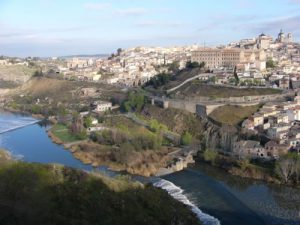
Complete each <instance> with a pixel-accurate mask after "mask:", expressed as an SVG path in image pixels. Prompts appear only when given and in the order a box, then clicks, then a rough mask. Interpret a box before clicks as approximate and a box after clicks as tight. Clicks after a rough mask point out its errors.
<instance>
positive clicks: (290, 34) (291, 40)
mask: <svg viewBox="0 0 300 225" xmlns="http://www.w3.org/2000/svg"><path fill="white" fill-rule="evenodd" d="M286 41H287V42H289V43H290V42H293V35H292V33H288V34H287V37H286Z"/></svg>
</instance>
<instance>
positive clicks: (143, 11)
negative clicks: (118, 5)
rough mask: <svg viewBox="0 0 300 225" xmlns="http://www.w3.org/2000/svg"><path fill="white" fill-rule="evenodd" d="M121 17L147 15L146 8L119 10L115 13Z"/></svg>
mask: <svg viewBox="0 0 300 225" xmlns="http://www.w3.org/2000/svg"><path fill="white" fill-rule="evenodd" d="M115 12H116V13H117V14H119V15H124V16H140V15H144V14H146V13H147V10H146V9H144V8H127V9H117V10H116V11H115Z"/></svg>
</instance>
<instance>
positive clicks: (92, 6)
mask: <svg viewBox="0 0 300 225" xmlns="http://www.w3.org/2000/svg"><path fill="white" fill-rule="evenodd" d="M110 6H111V4H110V3H92V2H90V3H86V4H84V7H85V8H86V9H89V10H103V9H107V8H109V7H110Z"/></svg>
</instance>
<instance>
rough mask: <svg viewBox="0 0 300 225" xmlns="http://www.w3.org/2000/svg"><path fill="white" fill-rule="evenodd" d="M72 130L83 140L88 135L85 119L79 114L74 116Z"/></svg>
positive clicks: (72, 132)
mask: <svg viewBox="0 0 300 225" xmlns="http://www.w3.org/2000/svg"><path fill="white" fill-rule="evenodd" d="M70 132H71V134H73V135H75V136H76V137H77V138H78V139H80V140H83V139H85V138H86V137H87V132H86V129H85V127H84V125H83V119H82V118H81V117H80V116H79V115H74V116H73V122H72V124H71V126H70Z"/></svg>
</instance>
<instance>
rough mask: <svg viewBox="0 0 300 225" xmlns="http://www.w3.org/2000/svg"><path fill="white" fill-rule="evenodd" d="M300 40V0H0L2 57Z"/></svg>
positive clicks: (0, 45)
mask: <svg viewBox="0 0 300 225" xmlns="http://www.w3.org/2000/svg"><path fill="white" fill-rule="evenodd" d="M281 28H282V29H283V30H284V32H286V33H288V32H291V33H293V35H294V38H295V39H296V41H300V0H85V1H83V0H0V55H8V56H20V57H26V56H41V57H45V56H65V55H74V54H101V53H107V54H109V53H112V52H114V51H115V50H116V49H117V48H119V47H120V48H129V47H136V46H181V45H192V44H199V45H205V46H216V45H219V44H226V43H229V42H233V41H238V40H240V39H243V38H253V37H256V36H258V35H259V34H260V33H262V32H264V33H265V34H268V35H272V36H273V37H275V36H277V34H278V33H279V30H280V29H281Z"/></svg>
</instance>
